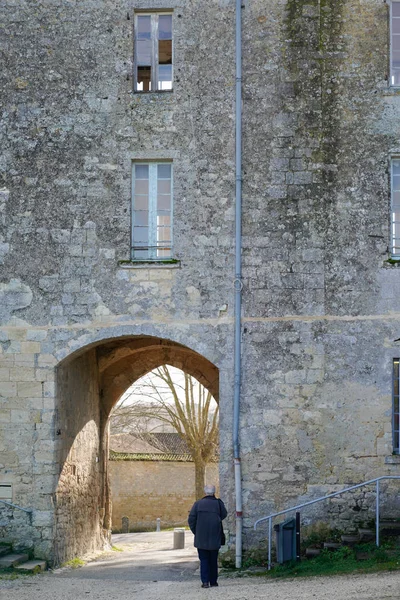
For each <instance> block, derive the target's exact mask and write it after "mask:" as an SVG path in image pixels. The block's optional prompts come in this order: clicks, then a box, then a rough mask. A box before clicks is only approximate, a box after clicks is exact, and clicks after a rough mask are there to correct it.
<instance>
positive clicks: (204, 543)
mask: <svg viewBox="0 0 400 600" xmlns="http://www.w3.org/2000/svg"><path fill="white" fill-rule="evenodd" d="M204 493H205V494H206V495H205V496H204V498H202V499H201V500H197V502H195V503H194V504H193V506H192V509H191V511H190V513H189V519H188V523H189V527H190V529H191V531H192V533H194V546H195V548H197V552H198V554H199V559H200V578H201V587H203V588H208V587H216V586H217V585H218V582H217V580H218V551H219V549H220V548H221V545H222V533H223V529H222V520H223V519H225V517H226V515H227V514H228V513H227V511H226V508H225V505H224V503H223V502H222V500H220V499H219V498H216V497H215V486H214V485H206V486H205V488H204Z"/></svg>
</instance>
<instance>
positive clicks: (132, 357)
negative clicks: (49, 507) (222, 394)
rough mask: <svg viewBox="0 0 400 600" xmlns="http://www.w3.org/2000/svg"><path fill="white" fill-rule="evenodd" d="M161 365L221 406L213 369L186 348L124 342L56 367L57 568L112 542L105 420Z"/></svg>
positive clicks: (157, 341)
mask: <svg viewBox="0 0 400 600" xmlns="http://www.w3.org/2000/svg"><path fill="white" fill-rule="evenodd" d="M162 364H169V365H172V366H174V367H178V368H179V369H181V370H183V371H185V372H187V373H189V374H190V375H193V376H194V377H195V378H196V379H198V380H199V381H200V382H201V383H202V384H203V385H204V387H206V388H207V389H209V391H210V392H211V393H212V395H213V396H214V397H215V399H216V400H217V401H218V396H219V372H218V369H217V367H216V366H215V365H213V364H212V363H211V362H210V361H209V360H208V359H206V358H205V357H204V356H202V355H200V354H198V353H197V352H195V351H193V350H191V349H190V348H188V347H186V346H184V345H182V344H178V343H175V342H172V341H170V340H166V339H163V338H157V337H151V336H137V337H133V336H129V337H121V338H114V339H111V340H107V341H103V342H101V341H100V342H97V343H95V344H92V345H90V346H89V347H86V348H82V349H80V350H79V351H78V352H76V353H74V354H73V355H71V356H69V357H67V358H66V359H64V360H63V361H62V362H61V363H60V365H59V367H58V370H57V398H58V411H57V423H56V424H55V433H56V439H57V440H58V462H59V465H60V476H59V480H58V486H57V490H56V493H55V521H56V529H55V547H54V557H55V559H54V562H55V564H60V563H62V562H65V561H67V560H69V559H71V558H74V557H76V556H79V555H84V554H86V553H88V552H91V551H95V550H98V549H100V548H102V547H104V546H105V545H106V543H107V542H108V541H109V536H110V527H111V503H110V490H109V483H108V474H107V464H108V432H107V423H108V417H109V414H110V411H111V410H112V408H113V406H114V405H115V404H116V402H117V401H118V400H119V398H120V397H121V395H122V394H123V393H124V392H125V391H126V390H127V389H128V388H129V387H130V386H131V385H132V384H133V383H134V382H135V381H136V380H137V379H139V378H140V377H142V376H143V375H145V374H146V373H148V372H150V371H151V370H153V369H155V368H156V367H158V366H161V365H162Z"/></svg>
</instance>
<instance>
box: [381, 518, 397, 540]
mask: <svg viewBox="0 0 400 600" xmlns="http://www.w3.org/2000/svg"><path fill="white" fill-rule="evenodd" d="M379 530H380V532H381V535H387V536H400V523H399V522H398V521H390V520H389V519H388V520H383V521H380V523H379Z"/></svg>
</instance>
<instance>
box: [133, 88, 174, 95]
mask: <svg viewBox="0 0 400 600" xmlns="http://www.w3.org/2000/svg"><path fill="white" fill-rule="evenodd" d="M173 92H174V90H173V89H172V90H154V92H153V91H152V90H149V91H148V92H135V90H132V92H131V93H132V94H133V96H151V95H153V96H154V95H158V94H172V93H173Z"/></svg>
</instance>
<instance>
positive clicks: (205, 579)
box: [197, 548, 218, 585]
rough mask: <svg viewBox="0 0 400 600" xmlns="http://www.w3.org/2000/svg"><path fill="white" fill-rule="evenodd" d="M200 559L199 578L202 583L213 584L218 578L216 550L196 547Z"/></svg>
mask: <svg viewBox="0 0 400 600" xmlns="http://www.w3.org/2000/svg"><path fill="white" fill-rule="evenodd" d="M197 552H198V554H199V559H200V579H201V582H202V583H209V584H210V585H215V584H216V583H217V578H218V550H202V549H201V548H197Z"/></svg>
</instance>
